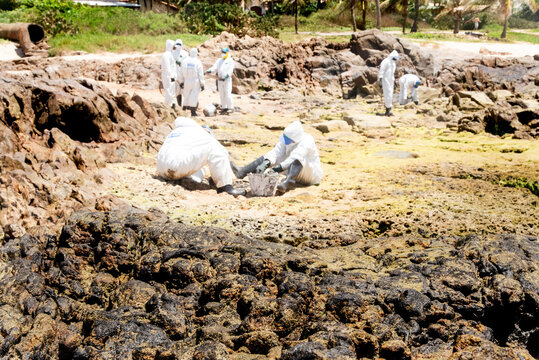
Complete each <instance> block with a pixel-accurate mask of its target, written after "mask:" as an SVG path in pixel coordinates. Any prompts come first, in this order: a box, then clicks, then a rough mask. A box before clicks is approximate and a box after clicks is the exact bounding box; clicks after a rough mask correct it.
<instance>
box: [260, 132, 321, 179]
mask: <svg viewBox="0 0 539 360" xmlns="http://www.w3.org/2000/svg"><path fill="white" fill-rule="evenodd" d="M287 138H288V139H287ZM290 140H292V142H290ZM287 143H288V144H287ZM264 159H267V160H269V162H270V163H271V164H272V165H277V164H280V165H281V167H282V168H283V170H288V168H289V167H290V165H291V164H292V163H293V162H294V160H298V161H299V162H300V163H301V165H302V166H303V167H302V169H301V171H300V173H299V174H298V175H297V176H296V178H295V181H296V182H298V183H300V184H304V185H314V184H319V183H320V180H322V174H323V172H322V166H321V165H320V156H319V155H318V149H317V148H316V144H315V142H314V139H313V137H312V136H311V135H310V134H306V133H305V132H304V131H303V127H302V126H301V123H300V122H299V121H294V122H293V123H291V124H290V125H288V126H287V127H286V128H285V129H284V136H281V137H280V138H279V142H278V143H277V145H275V147H274V148H273V149H272V150H270V151H269V152H268V153H266V154H265V155H264Z"/></svg>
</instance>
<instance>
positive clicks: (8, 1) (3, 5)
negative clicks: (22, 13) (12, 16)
mask: <svg viewBox="0 0 539 360" xmlns="http://www.w3.org/2000/svg"><path fill="white" fill-rule="evenodd" d="M16 7H17V1H15V0H0V10H8V11H11V10H13V9H15V8H16Z"/></svg>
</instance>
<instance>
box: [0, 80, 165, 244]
mask: <svg viewBox="0 0 539 360" xmlns="http://www.w3.org/2000/svg"><path fill="white" fill-rule="evenodd" d="M158 121H161V120H160V118H159V117H158V115H157V113H156V111H155V110H154V109H153V108H152V106H151V105H150V104H148V103H147V102H146V101H145V100H144V99H142V98H141V97H140V96H138V95H134V96H132V97H130V96H129V95H127V94H119V95H117V96H114V95H113V94H112V93H111V92H110V91H109V90H108V89H107V88H105V87H102V86H99V85H97V84H96V83H94V82H90V81H86V80H73V79H67V80H39V79H28V78H23V79H15V78H12V77H8V76H2V78H1V79H0V134H1V135H0V139H1V141H0V150H1V152H2V155H1V156H0V166H1V168H2V173H1V175H0V229H1V231H0V239H1V238H3V237H4V236H14V235H21V234H23V233H24V232H25V230H26V229H28V228H30V227H32V226H36V225H39V226H42V225H47V224H55V223H58V221H59V219H61V218H63V217H65V216H66V215H68V214H69V213H70V212H71V211H73V210H76V209H80V208H84V207H90V208H93V209H105V208H109V207H110V206H111V205H114V204H118V201H117V200H114V199H113V198H111V197H110V196H103V195H102V191H103V190H102V189H99V184H101V183H102V182H103V181H104V179H106V178H108V177H110V174H109V173H108V172H107V171H106V170H105V169H104V168H105V164H106V162H114V161H117V160H118V159H122V158H124V159H125V156H131V157H134V156H135V155H134V154H136V152H137V151H140V150H143V149H155V148H157V146H158V145H159V144H157V143H154V142H153V141H152V140H151V139H159V138H162V136H152V134H155V132H156V131H160V130H158V129H156V128H155V126H156V124H157V122H158ZM162 131H165V132H166V131H167V130H166V129H165V130H162ZM143 135H144V136H148V137H147V139H148V140H145V141H140V142H139V143H138V144H135V143H133V142H129V143H126V142H123V143H122V142H120V141H119V140H126V139H133V138H139V137H141V136H143ZM96 143H102V146H100V147H97V146H96ZM58 226H61V224H58Z"/></svg>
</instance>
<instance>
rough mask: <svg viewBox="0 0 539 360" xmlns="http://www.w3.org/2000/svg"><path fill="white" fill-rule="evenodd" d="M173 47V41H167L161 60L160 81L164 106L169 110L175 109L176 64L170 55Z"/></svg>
mask: <svg viewBox="0 0 539 360" xmlns="http://www.w3.org/2000/svg"><path fill="white" fill-rule="evenodd" d="M173 47H174V41H173V40H167V41H166V46H165V52H164V53H163V56H162V58H161V80H162V82H163V90H164V91H165V104H167V105H168V106H170V107H171V108H173V109H175V108H176V80H177V79H178V70H177V68H176V62H175V61H174V56H173V55H172V48H173Z"/></svg>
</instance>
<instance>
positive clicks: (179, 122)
mask: <svg viewBox="0 0 539 360" xmlns="http://www.w3.org/2000/svg"><path fill="white" fill-rule="evenodd" d="M197 126H200V125H198V124H197V123H196V122H195V121H194V120H193V119H189V118H186V117H183V116H179V117H177V118H176V120H174V127H175V128H178V127H197Z"/></svg>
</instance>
